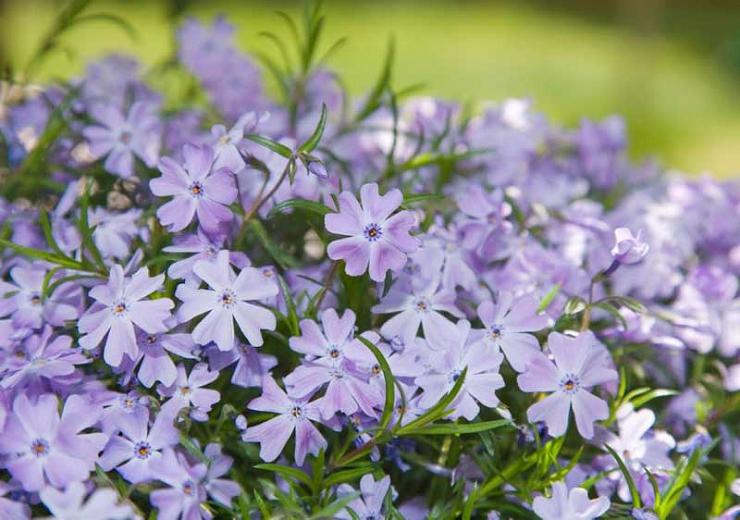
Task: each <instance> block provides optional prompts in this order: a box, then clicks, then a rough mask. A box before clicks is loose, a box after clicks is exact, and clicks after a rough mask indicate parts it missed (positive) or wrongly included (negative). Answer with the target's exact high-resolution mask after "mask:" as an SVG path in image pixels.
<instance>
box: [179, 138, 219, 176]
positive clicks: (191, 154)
mask: <svg viewBox="0 0 740 520" xmlns="http://www.w3.org/2000/svg"><path fill="white" fill-rule="evenodd" d="M182 156H183V159H184V163H185V170H186V171H187V172H188V173H189V174H190V177H191V178H192V179H193V180H202V179H203V178H204V177H205V176H206V175H208V173H209V172H210V171H211V164H212V163H213V149H212V148H211V147H210V146H205V145H204V146H195V145H192V144H186V145H184V146H183V147H182Z"/></svg>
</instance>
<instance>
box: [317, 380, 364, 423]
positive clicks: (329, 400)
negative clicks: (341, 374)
mask: <svg viewBox="0 0 740 520" xmlns="http://www.w3.org/2000/svg"><path fill="white" fill-rule="evenodd" d="M319 406H320V410H321V416H322V418H323V419H324V420H328V419H331V418H332V417H333V416H334V414H336V413H337V412H342V413H344V414H345V415H352V414H353V413H355V412H356V411H357V403H356V402H355V400H354V399H352V392H351V391H350V390H349V388H347V385H346V384H345V382H344V380H341V379H332V380H331V381H329V386H327V387H326V394H324V397H322V398H321V401H320V404H319Z"/></svg>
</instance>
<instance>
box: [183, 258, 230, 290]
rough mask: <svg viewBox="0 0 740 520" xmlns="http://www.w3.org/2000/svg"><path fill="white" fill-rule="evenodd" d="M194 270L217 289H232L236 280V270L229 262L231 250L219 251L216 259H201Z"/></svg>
mask: <svg viewBox="0 0 740 520" xmlns="http://www.w3.org/2000/svg"><path fill="white" fill-rule="evenodd" d="M193 272H194V273H195V274H197V275H198V277H199V278H200V279H201V280H203V281H204V282H206V283H207V284H208V285H210V286H211V287H212V288H213V289H214V290H216V291H223V290H224V289H230V288H231V286H232V283H233V281H234V277H235V276H234V271H233V270H232V269H231V265H230V263H229V252H228V251H225V250H222V251H219V252H218V255H217V256H216V259H215V260H199V261H198V262H196V263H195V265H194V266H193Z"/></svg>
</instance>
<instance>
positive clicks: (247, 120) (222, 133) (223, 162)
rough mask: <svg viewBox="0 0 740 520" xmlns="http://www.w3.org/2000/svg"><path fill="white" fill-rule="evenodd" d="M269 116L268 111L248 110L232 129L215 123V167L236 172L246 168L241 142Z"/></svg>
mask: <svg viewBox="0 0 740 520" xmlns="http://www.w3.org/2000/svg"><path fill="white" fill-rule="evenodd" d="M267 117H268V114H266V113H262V114H258V113H257V112H247V113H245V114H243V115H242V116H241V117H239V119H238V120H237V121H236V123H234V126H232V127H231V129H230V130H226V127H225V126H224V125H213V127H211V136H212V137H213V141H214V142H213V151H214V156H215V160H214V162H213V169H214V170H218V169H219V168H226V169H227V170H229V171H230V172H233V173H236V172H238V171H239V170H241V169H242V168H244V166H246V163H245V162H244V159H243V158H242V155H241V153H240V151H239V144H240V143H241V141H242V140H243V139H244V134H245V133H250V132H253V131H254V129H255V128H256V127H257V125H258V124H259V123H260V122H261V121H263V120H265V119H267Z"/></svg>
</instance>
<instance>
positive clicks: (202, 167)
mask: <svg viewBox="0 0 740 520" xmlns="http://www.w3.org/2000/svg"><path fill="white" fill-rule="evenodd" d="M182 155H183V157H184V164H183V165H182V166H181V165H180V164H178V163H177V162H176V161H175V160H173V159H171V158H169V157H162V159H161V160H160V161H159V171H161V172H162V176H161V177H158V178H156V179H153V180H152V181H150V182H149V186H150V188H151V190H152V193H154V194H155V195H157V196H158V197H173V198H172V200H171V201H170V202H168V203H167V204H165V205H164V206H162V207H161V208H159V209H158V210H157V217H159V220H160V222H161V223H162V225H164V226H168V227H169V229H170V231H182V230H183V229H185V228H186V227H187V226H188V224H190V223H191V222H192V221H193V217H194V216H196V215H197V217H198V222H199V223H200V225H201V226H202V227H203V229H204V230H206V231H207V232H209V233H215V232H217V231H218V230H219V227H220V226H221V224H223V223H226V222H230V221H231V220H232V218H233V217H234V215H233V213H231V211H230V210H229V208H228V205H229V204H231V203H232V202H234V200H236V196H237V190H236V186H235V184H234V178H233V175H232V173H233V172H231V171H230V170H227V169H226V168H220V169H216V168H214V152H213V149H212V148H211V147H209V146H193V145H188V144H186V145H185V146H183V148H182Z"/></svg>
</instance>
